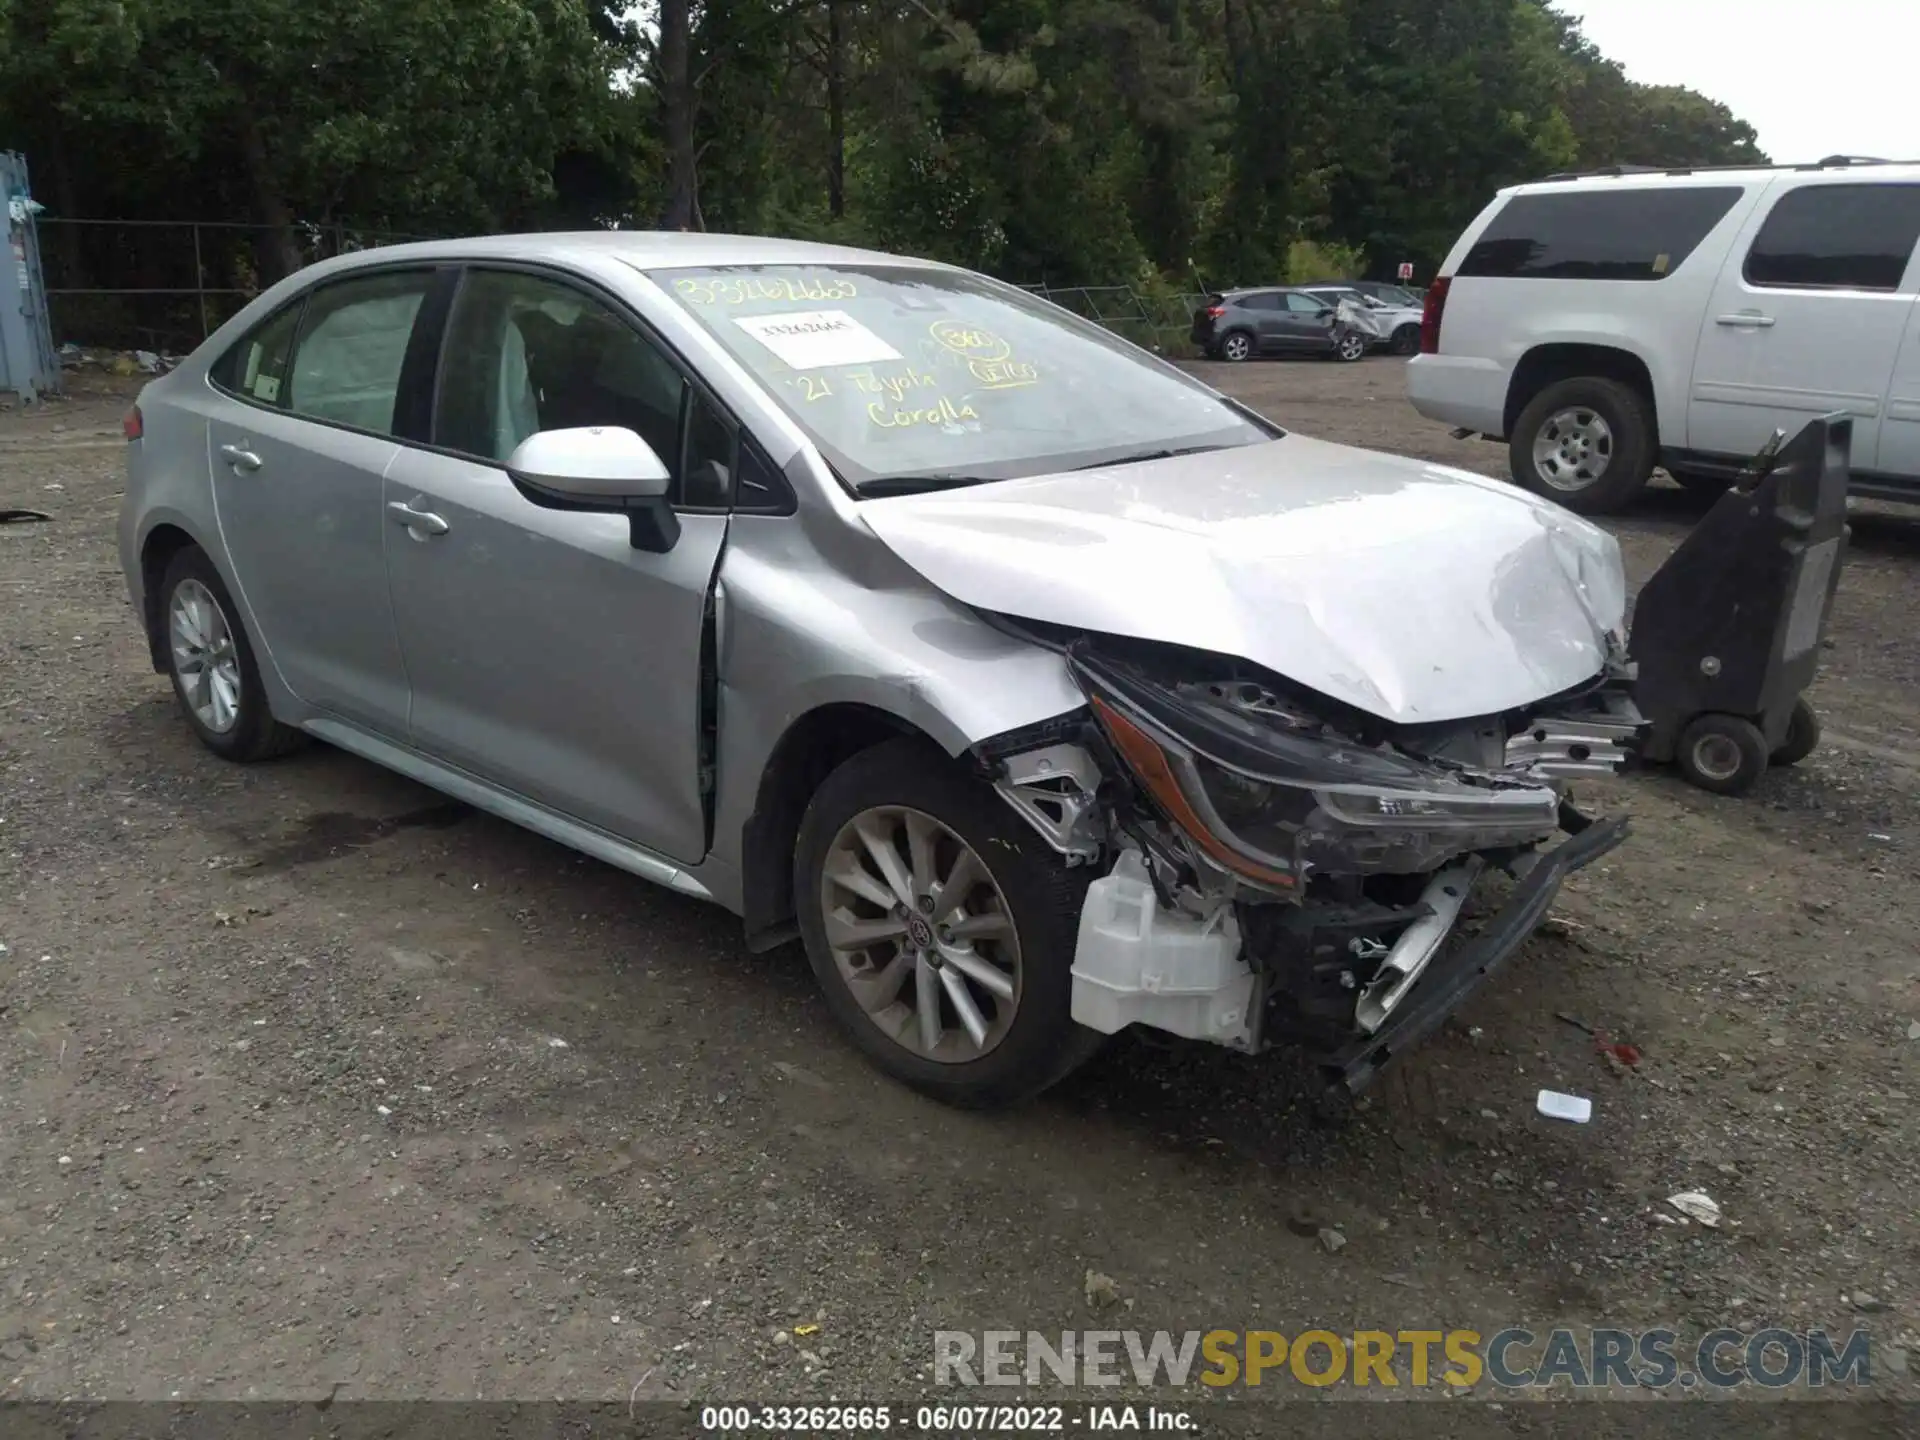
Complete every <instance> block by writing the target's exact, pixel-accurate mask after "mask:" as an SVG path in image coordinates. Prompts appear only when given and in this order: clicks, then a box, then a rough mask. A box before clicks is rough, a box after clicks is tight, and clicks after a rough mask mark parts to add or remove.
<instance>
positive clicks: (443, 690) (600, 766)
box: [386, 269, 730, 862]
mask: <svg viewBox="0 0 1920 1440" xmlns="http://www.w3.org/2000/svg"><path fill="white" fill-rule="evenodd" d="M704 403H705V402H704V401H701V400H699V399H698V392H697V390H696V389H695V388H694V387H691V386H689V385H688V383H687V381H686V379H685V377H684V376H683V375H682V373H681V372H680V370H679V369H678V368H677V366H676V363H675V362H674V361H673V360H672V358H671V357H669V356H668V355H667V353H666V352H665V351H664V350H663V349H662V348H661V347H660V346H658V345H657V344H656V343H655V342H654V341H653V340H652V338H651V337H650V336H649V335H647V334H646V333H645V332H644V331H643V330H641V329H640V328H639V327H638V325H637V324H636V323H635V322H634V321H633V320H632V319H631V318H630V317H628V316H626V315H624V314H622V313H620V312H618V311H616V309H615V308H614V306H613V305H612V303H610V302H609V301H608V300H607V299H606V298H604V297H602V296H599V295H597V294H595V293H592V292H590V291H589V290H587V289H585V288H583V287H580V286H576V285H575V284H573V283H571V282H568V281H564V280H561V279H559V278H556V277H554V276H551V275H543V274H535V273H530V272H525V271H516V270H505V269H501V270H493V269H474V270H472V271H470V272H469V273H468V275H467V276H466V278H465V279H464V281H463V282H462V285H461V288H460V292H459V295H458V296H457V298H456V299H455V301H454V308H453V313H452V316H451V317H450V319H449V322H448V328H447V336H446V342H445V345H444V348H443V352H442V360H441V364H440V388H439V394H438V397H437V401H436V405H435V422H434V439H435V444H436V448H435V449H432V450H428V449H420V448H412V447H408V448H406V449H405V450H403V452H402V453H401V455H400V456H399V458H398V459H396V460H395V462H394V464H393V466H392V468H391V469H390V470H389V472H388V474H387V484H386V505H387V521H386V523H387V526H388V548H387V557H388V558H387V578H388V584H389V587H390V589H391V591H392V594H393V605H394V616H395V621H396V624H397V626H398V629H399V634H400V644H401V648H402V651H403V653H404V655H405V657H406V665H407V673H408V675H409V677H410V679H411V681H412V686H413V713H412V725H411V734H412V743H413V745H414V747H415V748H416V749H418V750H420V751H422V752H423V753H425V754H428V755H430V756H433V757H435V758H437V759H440V760H442V761H444V762H446V763H447V764H450V765H454V766H456V767H458V768H460V769H462V770H465V771H468V772H470V773H472V774H475V775H477V776H479V777H481V778H482V779H485V780H487V781H490V782H491V783H493V784H495V785H498V786H500V787H502V788H504V789H507V790H509V791H512V792H514V793H516V794H519V795H521V796H524V797H525V798H527V799H530V800H533V801H536V802H538V803H540V804H543V805H546V806H548V807H549V808H551V809H555V810H558V811H561V812H563V813H564V814H567V815H570V816H572V817H574V818H575V819H578V820H583V821H586V822H587V823H588V824H591V825H594V826H597V827H599V828H600V829H603V830H606V831H608V832H610V833H612V834H615V835H618V836H620V837H622V838H624V839H628V840H631V841H633V842H635V843H637V844H640V845H643V846H646V847H647V848H649V849H651V850H654V851H656V852H658V853H660V854H662V855H665V856H668V857H671V858H673V859H676V860H681V861H688V862H691V861H696V860H698V859H700V858H701V857H702V856H703V855H704V854H705V852H706V848H707V822H706V806H705V794H706V788H707V786H706V780H705V778H704V777H703V774H702V768H703V754H702V751H703V744H704V741H703V733H702V724H701V721H702V716H701V654H702V649H701V647H702V639H703V634H704V626H705V621H706V613H707V599H708V591H709V589H710V587H711V585H712V582H713V577H714V572H715V569H716V567H717V566H718V564H719V558H720V552H721V547H722V545H723V543H724V542H725V539H726V533H727V506H726V499H727V496H726V490H727V486H726V480H727V476H726V475H725V474H721V475H719V476H718V477H717V478H716V477H715V476H714V475H713V473H712V466H711V465H708V464H703V463H702V458H703V457H702V456H701V455H700V454H699V453H698V452H699V450H700V439H699V431H700V425H699V424H698V419H699V414H700V412H699V409H698V406H699V405H700V404H704ZM690 415H691V416H692V417H693V422H694V423H689V420H688V417H689V416H690ZM578 425H619V426H624V427H626V428H628V429H631V430H634V431H636V432H637V433H638V434H640V435H641V437H642V438H644V439H645V440H646V441H647V442H648V443H649V444H651V445H652V446H653V447H654V449H655V451H656V452H658V453H659V455H660V457H661V459H662V460H663V461H665V462H666V464H667V466H668V468H669V469H670V470H672V472H673V474H674V476H675V483H676V486H677V487H679V488H678V490H677V491H676V500H677V502H678V503H677V505H676V508H677V509H678V510H679V511H680V527H681V528H680V538H679V540H678V542H677V543H676V544H675V545H674V547H673V549H672V550H670V551H668V552H667V553H666V554H664V555H656V554H650V553H647V552H644V551H640V550H635V549H634V548H632V545H631V543H630V538H629V536H630V532H629V528H628V524H627V522H626V520H625V519H624V518H622V517H620V516H617V515H598V514H580V513H572V512H567V511H556V510H548V509H542V508H539V507H537V506H535V505H533V504H532V503H530V502H529V501H528V500H526V499H525V498H524V497H523V496H522V495H521V494H520V492H519V491H518V490H516V489H515V488H514V485H513V482H512V481H511V480H509V479H508V477H507V474H506V471H505V469H504V467H503V466H502V464H501V461H503V460H504V459H505V458H506V457H507V455H508V454H510V453H511V452H512V450H513V448H514V446H515V445H517V444H518V443H519V442H520V441H521V440H523V439H525V438H526V437H527V436H528V435H530V434H532V433H534V432H535V431H536V430H553V429H562V428H566V427H569V426H578ZM688 432H692V433H691V434H689V433H688ZM729 433H730V432H729ZM683 441H689V442H690V446H691V449H692V450H693V451H694V452H695V453H693V454H692V455H691V456H689V455H687V454H685V453H683V452H684V451H685V450H686V449H687V448H688V445H686V444H683ZM690 472H691V483H692V485H693V486H694V488H693V489H692V491H691V492H690V491H689V488H688V487H689V484H690ZM689 502H691V503H689Z"/></svg>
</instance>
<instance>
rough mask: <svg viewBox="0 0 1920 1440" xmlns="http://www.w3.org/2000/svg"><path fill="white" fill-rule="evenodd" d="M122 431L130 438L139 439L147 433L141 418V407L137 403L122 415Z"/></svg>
mask: <svg viewBox="0 0 1920 1440" xmlns="http://www.w3.org/2000/svg"><path fill="white" fill-rule="evenodd" d="M120 433H121V434H122V435H124V436H126V437H127V439H129V440H138V439H139V438H140V437H141V435H142V434H144V433H145V430H144V426H143V425H142V422H141V419H140V407H139V406H138V405H135V406H134V407H133V408H132V409H131V410H129V411H127V413H126V414H125V415H122V416H121V417H120Z"/></svg>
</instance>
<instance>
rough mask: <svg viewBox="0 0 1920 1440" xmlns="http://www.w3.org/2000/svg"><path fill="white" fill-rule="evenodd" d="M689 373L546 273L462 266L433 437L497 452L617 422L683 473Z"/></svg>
mask: <svg viewBox="0 0 1920 1440" xmlns="http://www.w3.org/2000/svg"><path fill="white" fill-rule="evenodd" d="M685 389H686V381H685V380H684V379H683V378H682V376H681V374H680V371H679V369H678V367H677V366H676V365H675V364H674V363H673V361H671V360H670V359H668V357H667V356H666V354H665V353H664V352H662V351H661V350H660V348H659V347H658V346H656V345H655V344H654V343H653V342H652V341H651V340H649V339H648V338H647V337H646V336H644V335H642V334H641V333H640V331H639V330H637V329H636V328H635V327H634V326H633V325H632V324H631V323H629V322H628V321H627V320H625V319H623V318H622V317H621V316H619V315H617V314H615V313H614V312H613V311H612V310H611V309H610V308H608V307H607V306H606V305H604V304H602V303H601V302H600V301H599V300H596V299H594V298H593V297H592V296H590V295H588V294H586V293H584V292H582V291H580V290H576V289H574V288H573V287H572V286H570V285H563V284H561V283H559V282H558V281H555V280H549V279H547V278H545V277H544V276H539V275H528V274H524V273H520V272H516V271H508V270H473V271H469V272H468V274H467V276H466V279H465V280H464V281H463V282H462V283H461V286H460V293H459V296H458V297H457V298H456V299H455V301H454V306H453V316H452V319H451V320H450V321H449V323H448V326H447V338H446V344H445V346H444V348H443V350H442V358H441V362H440V393H439V397H438V400H437V403H436V404H435V406H434V428H433V433H434V443H435V444H437V445H442V446H445V447H446V448H447V449H450V450H458V451H461V452H462V453H464V454H468V455H473V456H477V457H479V458H480V459H483V460H493V461H504V460H505V459H506V458H507V457H508V456H509V455H511V454H512V453H513V451H514V447H515V446H517V445H519V443H520V442H521V441H522V440H525V439H526V438H527V437H528V436H529V435H532V434H534V433H535V432H536V431H541V430H565V429H571V428H573V427H575V426H581V425H609V426H620V427H622V428H624V429H628V430H631V431H633V432H634V433H635V434H637V435H638V436H639V437H640V438H641V439H643V440H645V441H646V442H647V444H649V445H651V446H652V447H653V451H654V454H656V455H658V456H659V457H660V462H661V464H663V465H665V466H666V467H667V470H668V472H669V473H670V474H672V475H673V476H674V477H675V479H676V481H677V480H678V479H679V477H680V473H681V465H680V444H679V440H680V410H681V405H682V396H683V392H684V391H685Z"/></svg>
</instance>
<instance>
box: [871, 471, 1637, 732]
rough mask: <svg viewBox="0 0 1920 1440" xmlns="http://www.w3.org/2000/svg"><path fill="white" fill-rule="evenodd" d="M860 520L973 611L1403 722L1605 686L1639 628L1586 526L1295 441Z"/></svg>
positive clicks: (1600, 541)
mask: <svg viewBox="0 0 1920 1440" xmlns="http://www.w3.org/2000/svg"><path fill="white" fill-rule="evenodd" d="M860 510H861V514H862V517H863V518H864V519H865V520H866V522H867V524H868V525H869V526H871V527H872V530H873V533H874V534H875V535H877V536H878V537H879V538H880V539H881V540H882V541H883V542H884V543H885V544H886V545H887V546H888V547H889V548H891V549H892V550H893V551H894V552H895V553H896V554H897V555H899V556H900V557H901V559H903V560H905V561H906V562H907V563H908V564H909V565H911V566H913V568H914V569H916V570H917V571H919V572H920V573H921V574H922V575H924V576H925V577H926V578H927V579H928V580H929V581H930V582H932V583H933V584H934V585H936V586H938V587H939V588H940V589H941V590H944V591H945V592H947V593H948V594H949V595H952V596H953V597H954V598H955V599H958V600H960V601H963V602H964V603H966V604H969V605H972V606H975V607H978V608H980V609H983V610H994V611H999V612H1001V613H1003V614H1007V615H1013V616H1018V617H1023V618H1026V619H1030V620H1043V621H1050V622H1052V623H1054V624H1057V625H1065V626H1071V627H1073V628H1076V629H1084V630H1089V631H1101V632H1105V633H1108V634H1114V635H1126V636H1132V637H1135V638H1138V639H1143V640H1161V641H1167V642H1170V643H1173V644H1176V645H1185V646H1191V647H1193V648H1195V649H1201V650H1211V651H1215V652H1217V653H1220V654H1226V655H1233V656H1237V657H1239V658H1241V659H1244V660H1248V661H1251V662H1253V663H1254V664H1256V665H1260V666H1263V667H1265V668H1266V669H1268V670H1271V671H1273V672H1275V673H1276V674H1278V675H1281V676H1284V677H1286V678H1287V679H1290V680H1293V681H1295V682H1296V683H1298V684H1300V685H1304V686H1306V687H1308V688H1309V689H1312V690H1317V691H1319V692H1320V693H1322V694H1324V695H1328V696H1331V697H1333V698H1334V699H1337V700H1341V701H1344V702H1346V703H1347V704H1349V705H1352V706H1355V707H1357V708H1358V709H1361V710H1364V711H1366V712H1368V713H1369V714H1372V715H1377V716H1379V717H1381V718H1382V719H1385V720H1390V721H1393V722H1396V723H1403V724H1423V723H1429V722H1434V721H1443V720H1457V719H1463V718H1467V717H1470V716H1478V715H1489V714H1493V713H1496V712H1498V711H1503V710H1511V709H1517V708H1520V707H1523V706H1525V705H1528V704H1530V703H1531V702H1533V701H1536V700H1540V699H1543V698H1545V697H1547V696H1550V695H1554V694H1557V693H1558V692H1560V691H1563V690H1567V689H1570V688H1572V687H1573V686H1575V685H1578V684H1580V683H1581V682H1582V681H1585V680H1587V679H1590V678H1591V677H1592V676H1594V675H1595V674H1596V673H1598V672H1599V671H1600V669H1601V668H1602V666H1603V665H1604V664H1605V661H1606V654H1607V639H1606V637H1607V632H1608V631H1610V630H1615V629H1617V628H1618V627H1619V626H1620V624H1621V622H1622V619H1623V616H1624V613H1625V608H1626V586H1625V581H1624V578H1623V575H1622V571H1621V565H1620V551H1619V546H1618V545H1617V544H1616V543H1615V541H1614V539H1613V537H1612V536H1610V535H1608V534H1607V533H1606V532H1605V531H1603V530H1601V529H1599V528H1598V527H1596V526H1594V525H1591V524H1589V523H1588V522H1586V521H1585V520H1582V519H1581V518H1580V517H1578V516H1576V515H1574V514H1572V513H1571V512H1569V511H1566V510H1562V509H1560V508H1559V507H1558V506H1555V505H1550V504H1548V503H1546V502H1544V501H1541V500H1537V499H1535V498H1534V497H1532V496H1529V495H1527V494H1525V493H1524V492H1523V491H1519V490H1516V489H1514V488H1512V487H1511V486H1508V485H1504V484H1501V483H1499V482H1497V481H1493V480H1488V479H1485V478H1484V477H1482V476H1478V475H1473V474H1470V473H1468V472H1467V471H1464V470H1456V469H1453V468H1451V467H1449V466H1444V465H1434V464H1429V463H1426V462H1423V461H1419V460H1408V459H1402V458H1400V457H1398V456H1393V455H1382V454H1379V453H1376V452H1374V451H1370V450H1357V449H1354V448H1352V447H1350V446H1345V445H1330V444H1326V443H1325V442H1322V441H1318V440H1309V439H1306V438H1305V437H1303V436H1299V435H1288V436H1286V437H1285V438H1283V439H1279V440H1275V441H1272V442H1268V443H1264V444H1259V445H1251V446H1246V447H1243V448H1239V449H1233V450H1219V451H1212V452H1209V453H1205V454H1200V455H1185V456H1179V457H1176V458H1173V459H1169V460H1158V461H1146V462H1140V463H1136V464H1131V465H1116V466H1111V467H1108V468H1104V469H1098V470H1081V471H1073V472H1070V473H1066V474H1060V475H1040V476H1033V477H1029V478H1027V479H1023V480H1007V481H1000V482H996V483H992V484H986V485H978V486H974V487H972V488H969V489H966V490H960V491H948V492H933V493H929V494H924V495H908V496H901V497H898V498H894V499H885V500H869V501H865V502H862V504H861V507H860Z"/></svg>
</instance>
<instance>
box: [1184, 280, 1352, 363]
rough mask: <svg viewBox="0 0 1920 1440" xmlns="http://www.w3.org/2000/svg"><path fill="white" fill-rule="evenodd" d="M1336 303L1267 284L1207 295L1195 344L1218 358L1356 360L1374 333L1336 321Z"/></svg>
mask: <svg viewBox="0 0 1920 1440" xmlns="http://www.w3.org/2000/svg"><path fill="white" fill-rule="evenodd" d="M1337 319H1338V316H1337V314H1336V312H1335V309H1334V307H1333V306H1332V305H1330V304H1328V303H1327V302H1326V301H1325V300H1322V299H1319V298H1318V297H1316V296H1313V295H1309V294H1307V293H1306V292H1305V291H1303V290H1299V289H1293V288H1289V287H1287V286H1283V285H1268V286H1264V287H1262V288H1260V289H1257V290H1225V291H1221V292H1219V293H1217V294H1213V295H1209V296H1208V297H1207V303H1206V304H1205V305H1203V306H1202V307H1201V308H1200V309H1198V310H1196V311H1194V312H1193V337H1192V338H1193V343H1194V344H1195V345H1198V346H1199V347H1200V349H1201V351H1202V352H1203V353H1204V354H1206V355H1208V356H1210V357H1211V358H1213V359H1215V360H1251V359H1252V358H1253V357H1254V356H1256V355H1332V356H1337V357H1338V358H1339V359H1341V360H1358V359H1360V358H1361V357H1362V356H1364V355H1365V354H1366V353H1367V351H1368V349H1369V348H1371V347H1372V345H1373V342H1374V336H1373V335H1372V334H1371V332H1369V331H1366V330H1362V329H1355V328H1350V327H1347V326H1344V325H1341V324H1338V323H1336V321H1337Z"/></svg>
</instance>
